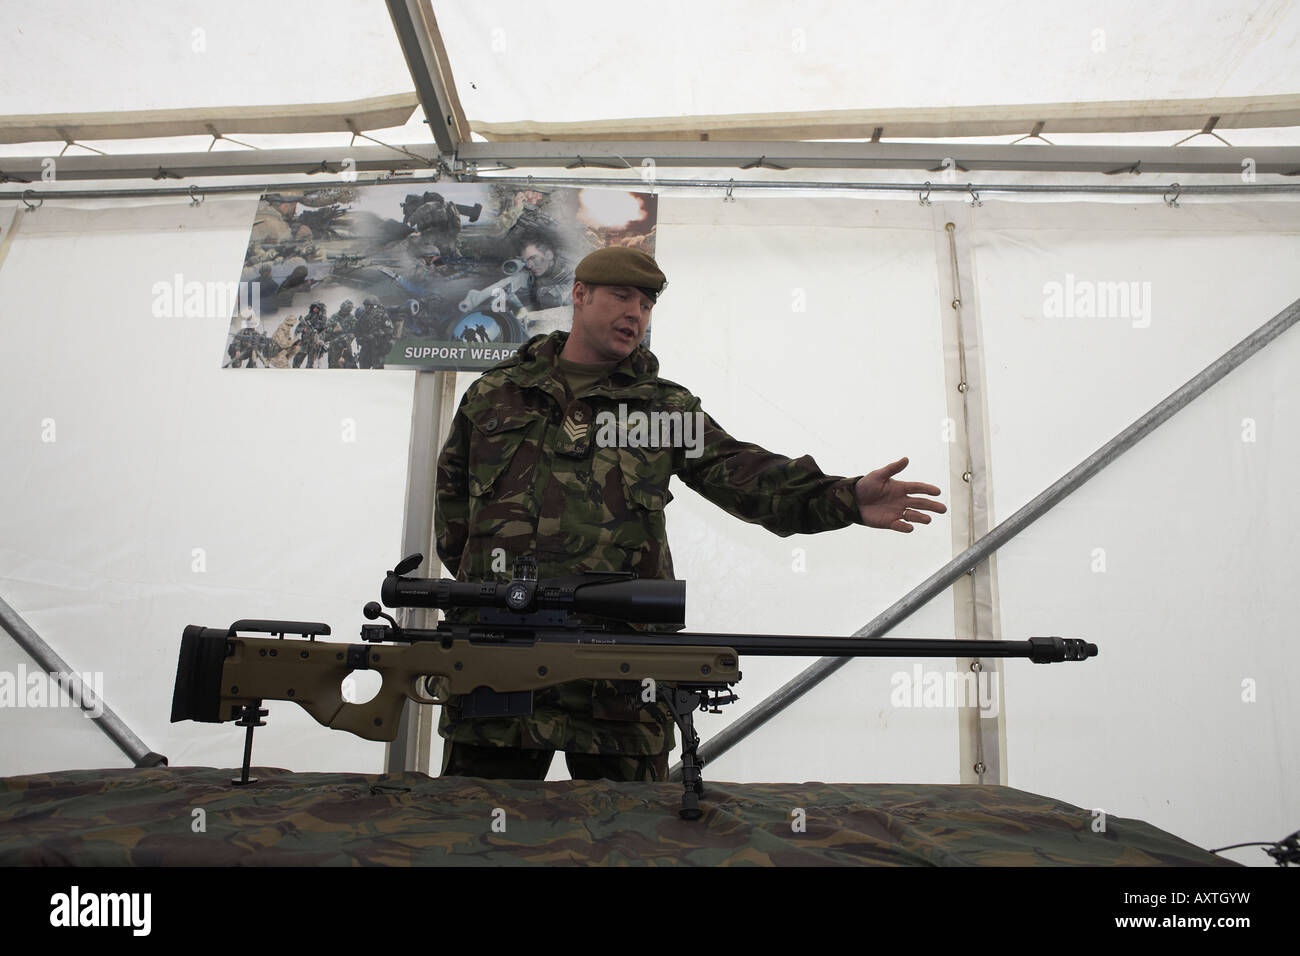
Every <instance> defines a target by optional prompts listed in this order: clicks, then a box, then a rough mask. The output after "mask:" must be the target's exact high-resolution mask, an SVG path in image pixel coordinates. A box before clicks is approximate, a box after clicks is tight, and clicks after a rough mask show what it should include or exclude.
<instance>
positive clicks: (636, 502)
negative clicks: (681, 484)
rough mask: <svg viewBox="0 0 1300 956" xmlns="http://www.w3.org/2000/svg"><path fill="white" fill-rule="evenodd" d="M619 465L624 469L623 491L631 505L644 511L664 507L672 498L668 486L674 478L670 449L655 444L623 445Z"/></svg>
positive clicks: (660, 509)
mask: <svg viewBox="0 0 1300 956" xmlns="http://www.w3.org/2000/svg"><path fill="white" fill-rule="evenodd" d="M618 467H619V471H621V472H622V473H623V494H624V496H625V497H626V499H627V503H628V506H629V507H631V508H634V509H640V510H642V511H650V512H655V511H663V510H664V508H665V506H667V504H668V502H670V501H672V500H673V493H672V492H671V491H669V490H668V480H669V479H670V478H672V456H671V453H670V452H669V451H667V450H666V449H665V450H659V449H654V448H642V449H634V448H620V449H619V450H618Z"/></svg>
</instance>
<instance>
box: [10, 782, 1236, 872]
mask: <svg viewBox="0 0 1300 956" xmlns="http://www.w3.org/2000/svg"><path fill="white" fill-rule="evenodd" d="M232 773H234V772H232V771H231V770H213V769H210V768H206V767H176V768H165V767H164V768H155V769H148V770H77V771H69V772H63V773H51V774H33V775H30V776H25V777H9V778H4V779H0V864H4V865H10V866H12V865H19V866H25V865H78V866H105V865H107V866H214V865H217V866H219V865H228V864H244V865H265V866H299V865H305V866H320V865H325V866H354V865H371V864H380V865H448V864H450V865H456V864H471V865H494V864H496V865H499V864H540V865H557V864H592V863H595V864H642V863H644V864H686V865H704V866H717V865H733V864H752V865H760V866H769V865H783V866H792V865H793V866H805V865H827V866H835V865H862V864H885V865H915V866H974V865H1109V864H1119V865H1129V866H1158V865H1175V866H1197V865H1204V866H1234V865H1236V864H1233V863H1231V862H1230V861H1228V860H1223V859H1220V858H1218V857H1216V856H1213V855H1212V854H1210V853H1207V852H1205V851H1204V850H1201V849H1199V848H1197V847H1195V846H1192V845H1191V844H1190V843H1187V842H1186V841H1184V840H1180V839H1178V838H1177V837H1175V836H1172V835H1170V834H1168V833H1165V832H1163V831H1161V830H1158V829H1156V828H1155V827H1153V826H1150V825H1149V824H1146V823H1143V822H1141V821H1139V820H1129V819H1125V818H1122V817H1115V816H1107V817H1106V819H1105V828H1104V831H1100V832H1099V831H1098V830H1097V829H1095V828H1096V823H1095V820H1094V814H1093V812H1092V811H1090V810H1085V809H1082V808H1080V807H1075V806H1071V805H1070V804H1068V803H1062V802H1061V801H1059V800H1053V799H1051V798H1049V797H1041V796H1037V795H1035V794H1032V793H1025V792H1023V791H1020V790H1013V789H1011V788H1009V787H986V786H957V785H952V786H938V785H924V784H913V785H901V784H838V785H832V784H820V783H806V784H734V783H715V782H713V781H709V782H707V783H706V785H705V788H706V791H705V798H704V799H703V801H702V803H701V806H702V808H703V809H704V818H703V819H701V820H698V821H695V822H688V821H685V820H681V819H679V818H678V816H677V807H678V805H679V803H680V800H681V786H680V784H672V783H663V784H648V783H613V782H610V781H607V780H602V781H594V782H593V781H552V782H533V781H493V780H478V779H473V778H467V777H441V778H430V777H426V776H424V775H423V774H418V773H405V774H386V775H384V774H375V775H366V774H337V773H334V774H327V773H290V772H288V771H285V770H277V769H268V768H255V770H254V774H255V775H256V776H258V777H259V778H260V780H259V782H258V783H257V784H255V785H253V786H249V787H244V788H238V787H232V786H230V779H231V776H232ZM199 810H202V811H203V812H202V813H197V812H196V811H199ZM800 811H802V812H800ZM200 822H201V823H202V826H203V829H202V832H196V830H198V829H199V824H200ZM801 822H802V829H800V824H801Z"/></svg>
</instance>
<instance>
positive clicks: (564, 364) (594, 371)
mask: <svg viewBox="0 0 1300 956" xmlns="http://www.w3.org/2000/svg"><path fill="white" fill-rule="evenodd" d="M613 370H614V366H612V365H583V364H581V363H580V362H570V361H569V360H568V359H566V358H563V357H561V358H559V359H558V360H557V362H556V371H557V372H558V373H559V375H560V378H562V379H563V380H564V383H565V385H567V386H568V388H569V391H570V392H571V393H572V394H573V396H574V397H575V398H576V397H577V396H579V395H581V394H582V393H583V392H584V391H586V390H587V389H588V388H590V387H591V386H593V385H595V384H596V383H597V382H599V381H600V380H601V379H603V378H604V377H605V376H606V375H608V374H609V373H610V372H612V371H613Z"/></svg>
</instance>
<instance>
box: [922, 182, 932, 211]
mask: <svg viewBox="0 0 1300 956" xmlns="http://www.w3.org/2000/svg"><path fill="white" fill-rule="evenodd" d="M920 202H921V205H922V206H929V205H930V181H929V180H928V179H927V180H926V181H925V192H923V193H921V197H920Z"/></svg>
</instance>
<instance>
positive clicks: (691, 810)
mask: <svg viewBox="0 0 1300 956" xmlns="http://www.w3.org/2000/svg"><path fill="white" fill-rule="evenodd" d="M699 706H700V692H699V691H693V690H682V689H681V688H679V687H674V688H672V690H671V691H670V692H669V694H668V707H669V709H670V710H672V712H673V720H675V721H677V727H678V729H679V730H680V731H681V732H682V787H683V790H684V792H683V793H682V808H681V810H679V811H678V815H679V816H680V817H681V818H682V819H683V820H698V819H699V818H700V817H702V816H703V815H704V811H702V810H701V809H700V797H702V796H703V795H704V777H703V775H702V773H701V771H703V769H704V761H703V760H701V759H700V757H699V753H698V750H699V746H700V737H699V734H697V733H696V732H695V711H696V710H697V709H698V708H699Z"/></svg>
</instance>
